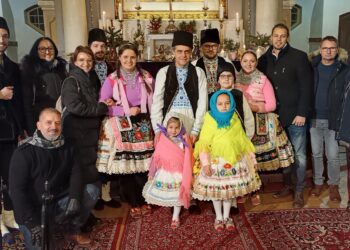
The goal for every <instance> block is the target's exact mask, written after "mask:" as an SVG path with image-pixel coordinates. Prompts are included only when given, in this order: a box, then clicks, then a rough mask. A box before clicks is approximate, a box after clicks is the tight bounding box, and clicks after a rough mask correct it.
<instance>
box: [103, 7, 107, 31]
mask: <svg viewBox="0 0 350 250" xmlns="http://www.w3.org/2000/svg"><path fill="white" fill-rule="evenodd" d="M106 25H107V23H106V11H102V26H103V28H106Z"/></svg>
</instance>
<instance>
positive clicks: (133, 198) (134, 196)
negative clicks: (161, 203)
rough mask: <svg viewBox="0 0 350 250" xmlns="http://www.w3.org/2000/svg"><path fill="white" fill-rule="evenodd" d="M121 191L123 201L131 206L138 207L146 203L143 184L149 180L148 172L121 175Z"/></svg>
mask: <svg viewBox="0 0 350 250" xmlns="http://www.w3.org/2000/svg"><path fill="white" fill-rule="evenodd" d="M118 179H119V191H120V196H121V199H122V200H123V201H126V202H127V203H129V204H130V206H131V207H138V206H141V205H143V204H145V199H144V198H143V196H142V189H143V186H144V185H145V184H146V182H147V173H137V174H126V175H119V178H118Z"/></svg>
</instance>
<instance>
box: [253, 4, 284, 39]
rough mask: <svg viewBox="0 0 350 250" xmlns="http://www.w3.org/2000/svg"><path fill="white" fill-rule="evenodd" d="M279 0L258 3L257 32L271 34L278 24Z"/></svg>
mask: <svg viewBox="0 0 350 250" xmlns="http://www.w3.org/2000/svg"><path fill="white" fill-rule="evenodd" d="M278 9H279V8H278V0H259V1H256V22H255V24H256V25H255V27H256V32H257V33H259V34H267V35H270V34H271V30H272V28H273V26H274V25H275V24H277V23H278Z"/></svg>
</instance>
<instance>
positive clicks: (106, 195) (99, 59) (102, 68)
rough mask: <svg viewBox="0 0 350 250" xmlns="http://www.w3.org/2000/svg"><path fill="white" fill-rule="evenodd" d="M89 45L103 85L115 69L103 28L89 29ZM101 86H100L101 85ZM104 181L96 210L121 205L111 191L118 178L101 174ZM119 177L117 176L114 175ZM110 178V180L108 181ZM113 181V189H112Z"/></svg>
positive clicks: (115, 185)
mask: <svg viewBox="0 0 350 250" xmlns="http://www.w3.org/2000/svg"><path fill="white" fill-rule="evenodd" d="M88 43H89V47H90V49H91V50H92V52H93V53H94V57H95V72H96V74H97V76H98V78H99V79H100V82H101V86H102V84H103V83H104V81H105V80H106V78H107V76H108V75H109V74H111V73H112V72H113V71H114V69H113V67H112V66H111V65H110V64H109V63H108V62H107V61H106V60H105V57H106V53H107V46H106V44H107V38H106V34H105V32H104V31H103V30H102V29H99V28H95V29H92V30H90V31H89V38H88ZM99 87H100V86H99ZM100 175H101V179H102V182H103V183H104V184H103V185H102V197H101V199H99V200H98V201H97V203H96V206H95V210H102V209H103V208H104V205H106V206H109V207H114V208H117V207H120V206H121V204H120V202H119V201H116V200H113V199H112V198H111V192H110V191H115V193H117V191H116V190H117V189H118V187H117V186H118V183H117V181H116V180H114V181H113V180H110V176H108V175H105V174H100ZM114 178H117V177H114ZM108 180H110V181H108ZM111 183H112V184H113V185H112V188H113V190H110V189H111Z"/></svg>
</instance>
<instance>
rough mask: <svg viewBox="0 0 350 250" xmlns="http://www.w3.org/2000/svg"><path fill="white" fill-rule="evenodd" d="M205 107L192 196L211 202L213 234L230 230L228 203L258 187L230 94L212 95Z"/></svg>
mask: <svg viewBox="0 0 350 250" xmlns="http://www.w3.org/2000/svg"><path fill="white" fill-rule="evenodd" d="M209 104H210V111H209V112H207V113H206V115H205V117H204V124H203V127H202V130H201V133H200V136H199V140H198V141H197V143H196V145H195V150H194V156H195V158H196V163H195V166H194V173H195V181H194V184H193V193H192V196H193V197H194V198H196V199H199V200H211V201H213V205H214V210H215V214H216V220H215V223H214V227H215V229H216V230H218V231H222V230H223V229H224V228H225V227H226V229H227V230H234V229H235V226H234V224H233V222H232V219H231V218H229V213H230V208H231V204H232V201H233V200H234V199H235V198H236V197H238V196H243V195H245V194H248V193H250V192H253V191H255V190H257V189H259V187H260V186H261V181H260V178H259V176H258V175H257V173H256V171H255V168H254V165H255V164H256V161H255V154H254V152H255V149H254V145H253V144H252V143H251V141H250V140H249V138H248V137H247V136H246V134H245V132H244V130H243V128H242V124H241V122H240V120H239V118H238V115H237V113H236V112H235V109H236V104H235V101H234V99H233V95H232V94H231V92H230V91H228V90H219V91H217V92H215V93H214V94H213V95H212V97H211V99H210V102H209ZM222 208H223V209H222ZM222 210H223V211H222Z"/></svg>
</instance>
